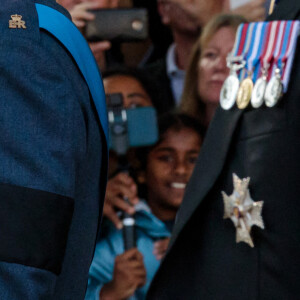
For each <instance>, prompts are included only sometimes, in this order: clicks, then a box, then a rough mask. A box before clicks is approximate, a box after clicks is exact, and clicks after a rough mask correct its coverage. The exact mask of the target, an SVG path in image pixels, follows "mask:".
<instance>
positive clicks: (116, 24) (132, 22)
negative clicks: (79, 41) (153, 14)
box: [84, 8, 148, 42]
mask: <svg viewBox="0 0 300 300" xmlns="http://www.w3.org/2000/svg"><path fill="white" fill-rule="evenodd" d="M90 12H91V13H93V14H94V15H95V18H94V20H90V21H88V22H87V23H86V27H85V32H84V33H85V37H86V39H87V40H88V41H101V40H109V41H118V42H131V41H139V40H144V39H146V38H147V37H148V14H147V10H146V9H143V8H131V9H127V8H119V9H98V10H91V11H90Z"/></svg>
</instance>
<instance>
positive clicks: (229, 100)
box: [220, 72, 240, 110]
mask: <svg viewBox="0 0 300 300" xmlns="http://www.w3.org/2000/svg"><path fill="white" fill-rule="evenodd" d="M239 87H240V81H239V79H238V77H237V75H236V73H235V72H234V73H232V74H231V75H229V76H228V77H227V79H226V80H225V82H224V84H223V86H222V89H221V94H220V104H221V107H222V108H223V109H225V110H229V109H231V108H232V107H233V105H234V103H235V100H236V97H237V94H238V91H239Z"/></svg>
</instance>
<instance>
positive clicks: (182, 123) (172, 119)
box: [134, 112, 205, 172]
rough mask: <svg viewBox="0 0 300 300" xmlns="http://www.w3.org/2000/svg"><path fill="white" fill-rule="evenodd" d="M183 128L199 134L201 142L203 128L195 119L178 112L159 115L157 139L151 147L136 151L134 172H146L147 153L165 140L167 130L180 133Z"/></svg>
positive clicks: (203, 132) (203, 133)
mask: <svg viewBox="0 0 300 300" xmlns="http://www.w3.org/2000/svg"><path fill="white" fill-rule="evenodd" d="M184 128H189V129H192V130H194V131H195V132H196V133H197V134H199V137H200V138H201V141H203V139H204V135H205V128H204V126H203V125H202V124H201V123H200V122H199V121H198V120H197V119H195V118H193V117H191V116H189V115H186V114H183V113H178V112H167V113H165V114H163V115H161V116H160V117H159V119H158V132H159V139H158V141H157V143H156V144H155V145H153V146H150V147H143V148H139V149H137V151H136V153H135V155H136V159H137V160H136V163H135V166H134V169H136V170H135V171H136V172H140V171H145V170H146V167H147V158H148V154H149V152H150V151H151V150H152V149H154V148H155V147H156V146H157V145H159V144H160V143H161V142H162V141H163V140H164V139H165V134H166V132H167V131H168V130H170V129H172V130H174V131H180V130H182V129H184Z"/></svg>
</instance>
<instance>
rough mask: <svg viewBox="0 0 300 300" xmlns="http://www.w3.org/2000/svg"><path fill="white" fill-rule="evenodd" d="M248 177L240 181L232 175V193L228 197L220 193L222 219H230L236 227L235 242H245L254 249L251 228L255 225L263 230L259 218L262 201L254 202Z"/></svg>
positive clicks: (261, 220)
mask: <svg viewBox="0 0 300 300" xmlns="http://www.w3.org/2000/svg"><path fill="white" fill-rule="evenodd" d="M249 182H250V177H247V178H243V179H240V178H239V177H238V176H237V175H236V174H233V187H234V190H233V193H232V194H231V195H230V196H228V195H227V194H226V193H225V192H222V196H223V200H224V219H231V220H232V222H233V224H234V226H235V227H236V242H237V243H239V242H245V243H247V244H249V245H250V246H251V247H254V244H253V241H252V238H251V235H250V234H251V228H252V226H253V225H256V226H258V227H260V228H262V229H264V228H265V226H264V222H263V219H262V216H261V212H262V207H263V203H264V202H263V201H257V202H254V201H253V200H252V199H251V196H250V192H249V189H248V186H249Z"/></svg>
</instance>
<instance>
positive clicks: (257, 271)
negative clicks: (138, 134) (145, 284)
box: [148, 0, 300, 300]
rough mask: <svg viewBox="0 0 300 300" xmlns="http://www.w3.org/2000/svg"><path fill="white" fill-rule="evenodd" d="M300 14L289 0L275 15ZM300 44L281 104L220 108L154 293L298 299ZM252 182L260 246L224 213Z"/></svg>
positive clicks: (151, 292)
mask: <svg viewBox="0 0 300 300" xmlns="http://www.w3.org/2000/svg"><path fill="white" fill-rule="evenodd" d="M299 18H300V2H298V1H297V2H296V1H293V0H288V1H287V0H286V1H283V0H282V1H280V2H279V3H278V4H277V7H276V8H275V11H274V13H273V14H272V15H271V16H270V17H269V20H278V19H279V20H280V19H299ZM299 46H300V45H299V41H298V48H297V50H296V57H295V61H294V65H293V70H292V74H291V79H290V82H289V87H288V91H287V93H286V94H285V95H284V96H283V98H282V99H281V100H280V102H279V103H278V104H277V105H276V106H275V107H273V108H269V107H265V106H262V107H261V108H258V109H253V108H249V109H246V110H239V109H238V108H237V107H234V108H232V109H231V110H229V111H225V110H223V109H222V108H220V107H219V108H218V109H217V111H216V115H215V118H214V120H213V121H212V123H211V125H210V128H209V130H208V132H207V135H206V139H205V141H204V145H203V148H202V150H201V153H200V156H199V159H198V163H197V166H196V168H195V170H194V174H193V176H192V178H191V180H190V183H189V185H188V186H187V189H186V194H185V197H184V201H183V204H182V206H181V208H180V210H179V213H178V216H177V222H176V224H175V228H174V230H173V235H172V238H171V242H170V247H169V250H168V253H167V255H166V257H165V259H164V261H163V262H162V264H161V267H160V269H159V270H158V272H157V274H156V277H155V278H154V280H153V282H152V285H151V287H150V290H149V293H148V299H156V300H157V299H158V300H163V299H205V300H207V299H213V300H216V299H233V300H236V299H241V298H243V299H249V300H250V299H251V300H253V299H264V300H271V299H272V300H273V299H298V298H299V295H300V285H299V280H300V269H299V265H300V235H299V230H300V218H299V215H300V202H299V195H300V184H299V178H300V157H299V153H300V140H299V132H300V117H299V116H300V101H299V99H300V88H299V82H300V55H299V54H300V52H299V51H300V48H299ZM233 174H236V176H238V177H239V178H240V179H239V178H238V177H236V176H234V178H233ZM242 179H244V180H242ZM247 188H248V189H249V191H250V194H249V195H248V196H251V198H252V199H254V201H255V202H257V204H256V206H258V207H260V208H259V209H258V212H259V213H258V215H260V214H261V219H260V220H258V219H259V218H258V219H257V220H258V221H259V222H258V223H257V224H259V225H260V226H253V227H252V230H251V238H252V242H253V245H251V242H250V241H248V242H249V243H244V242H240V243H236V240H235V239H236V228H235V226H234V225H233V223H232V221H231V220H230V219H223V217H224V215H225V217H226V216H227V213H226V210H225V212H224V209H225V208H226V205H225V207H224V204H223V200H224V199H228V198H226V195H227V196H229V195H231V193H232V192H233V190H235V191H236V192H237V191H238V192H243V191H244V192H247ZM222 192H223V195H222ZM237 195H238V196H239V195H241V193H239V194H237ZM260 201H263V207H261V204H262V203H261V202H260ZM261 208H262V211H261ZM224 213H225V214H224ZM239 214H240V212H239V210H234V211H233V215H232V216H235V217H236V218H239ZM261 221H263V223H264V226H262V225H263V224H262V222H261ZM263 228H264V229H263Z"/></svg>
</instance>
